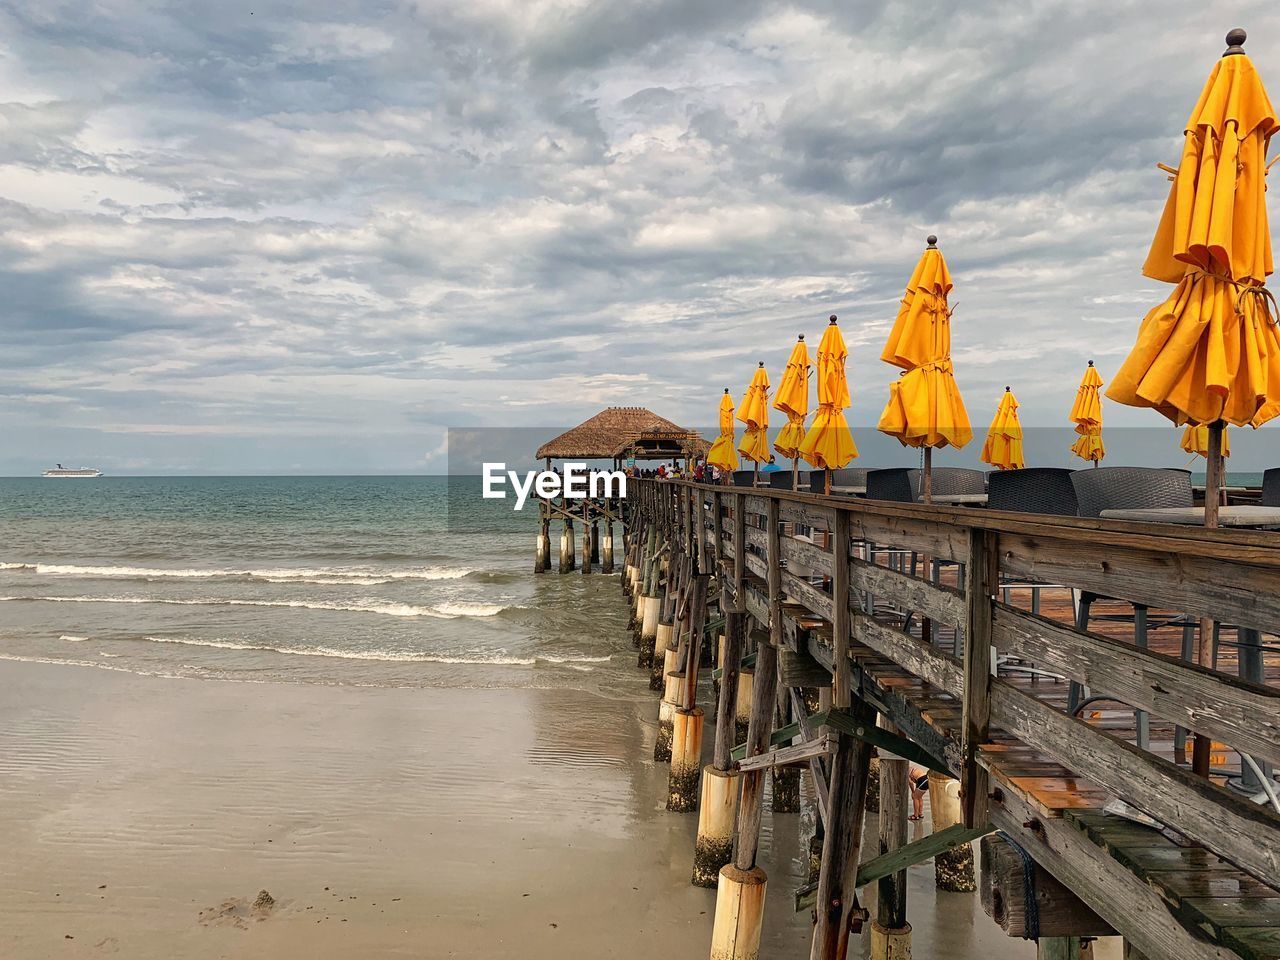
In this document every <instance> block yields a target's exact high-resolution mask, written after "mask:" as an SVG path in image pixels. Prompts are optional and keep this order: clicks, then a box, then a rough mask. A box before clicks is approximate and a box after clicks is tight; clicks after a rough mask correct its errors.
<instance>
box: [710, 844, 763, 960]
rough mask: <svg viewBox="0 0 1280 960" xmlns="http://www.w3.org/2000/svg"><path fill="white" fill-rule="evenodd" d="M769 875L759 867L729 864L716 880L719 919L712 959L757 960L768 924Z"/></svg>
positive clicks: (716, 922) (713, 939)
mask: <svg viewBox="0 0 1280 960" xmlns="http://www.w3.org/2000/svg"><path fill="white" fill-rule="evenodd" d="M767 885H768V878H767V877H766V876H765V873H764V871H763V870H761V869H760V868H759V867H752V868H751V869H750V870H740V869H738V868H737V867H735V866H734V865H733V864H729V865H728V866H726V867H724V868H723V869H722V870H721V871H720V876H719V879H718V882H717V883H716V918H715V923H714V925H713V926H712V928H711V960H757V958H758V957H759V956H760V930H761V928H762V926H763V925H764V894H765V889H766V887H767Z"/></svg>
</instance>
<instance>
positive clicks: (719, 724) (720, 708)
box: [712, 610, 746, 771]
mask: <svg viewBox="0 0 1280 960" xmlns="http://www.w3.org/2000/svg"><path fill="white" fill-rule="evenodd" d="M745 632H746V617H745V615H744V614H742V613H739V612H738V611H736V610H729V611H727V612H726V613H725V623H724V666H723V667H722V668H721V669H722V670H723V674H722V676H721V677H720V695H719V697H718V699H717V701H716V743H715V753H714V755H713V756H714V759H713V760H712V763H713V765H714V766H715V768H716V769H717V770H721V771H727V770H728V769H729V768H730V767H731V766H732V764H733V760H732V758H731V757H730V752H731V751H732V750H733V739H734V737H733V733H734V712H735V704H736V700H737V696H738V669H739V666H738V662H739V660H741V658H742V641H743V637H744V636H745Z"/></svg>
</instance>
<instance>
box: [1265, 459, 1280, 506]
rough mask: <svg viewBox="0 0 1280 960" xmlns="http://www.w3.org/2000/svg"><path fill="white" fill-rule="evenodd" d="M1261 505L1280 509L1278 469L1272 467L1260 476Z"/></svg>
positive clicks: (1279, 475)
mask: <svg viewBox="0 0 1280 960" xmlns="http://www.w3.org/2000/svg"><path fill="white" fill-rule="evenodd" d="M1262 505H1263V506H1264V507H1280V467H1272V468H1271V469H1270V470H1268V471H1266V472H1265V473H1264V474H1263V475H1262Z"/></svg>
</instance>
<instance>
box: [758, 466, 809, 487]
mask: <svg viewBox="0 0 1280 960" xmlns="http://www.w3.org/2000/svg"><path fill="white" fill-rule="evenodd" d="M761 476H762V477H768V478H769V486H771V487H773V488H774V489H775V490H790V489H791V482H792V477H791V471H790V470H774V471H771V472H770V473H762V474H761ZM800 485H801V489H803V488H804V478H803V477H801V478H800Z"/></svg>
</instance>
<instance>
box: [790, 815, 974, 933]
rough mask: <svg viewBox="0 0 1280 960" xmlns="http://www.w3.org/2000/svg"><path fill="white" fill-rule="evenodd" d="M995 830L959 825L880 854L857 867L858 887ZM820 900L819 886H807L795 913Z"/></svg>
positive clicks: (799, 893)
mask: <svg viewBox="0 0 1280 960" xmlns="http://www.w3.org/2000/svg"><path fill="white" fill-rule="evenodd" d="M994 829H995V828H994V827H992V826H991V824H989V823H988V824H983V825H982V826H981V827H973V828H969V827H966V826H965V825H964V824H962V823H957V824H954V825H953V826H950V827H946V828H945V829H943V830H939V831H938V832H937V833H931V834H929V835H928V836H925V837H921V838H920V839H919V840H913V841H912V842H911V843H908V844H906V845H905V846H901V847H899V848H898V849H896V850H894V851H893V852H892V853H885V854H881V855H880V856H878V857H873V858H872V859H870V860H867V861H864V862H863V864H862V865H861V866H860V867H858V881H857V883H858V886H859V887H865V886H866V885H867V884H869V883H875V882H876V881H877V880H879V879H880V878H881V877H887V876H889V875H890V874H893V873H897V872H898V871H899V870H905V869H906V868H907V867H912V866H915V865H916V864H917V863H924V862H925V861H926V860H932V859H933V858H934V857H936V856H937V855H938V854H940V853H944V852H946V851H947V850H950V849H951V848H952V847H958V846H960V845H961V844H962V843H972V842H973V841H974V840H977V839H979V838H980V837H984V836H986V835H987V834H988V833H990V832H991V831H992V830H994ZM817 899H818V885H817V884H816V883H811V884H805V885H804V886H803V887H801V888H800V889H799V890H797V891H796V901H795V903H796V912H799V911H801V910H804V909H806V908H808V907H812V906H813V905H814V903H815V902H816V901H817Z"/></svg>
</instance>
